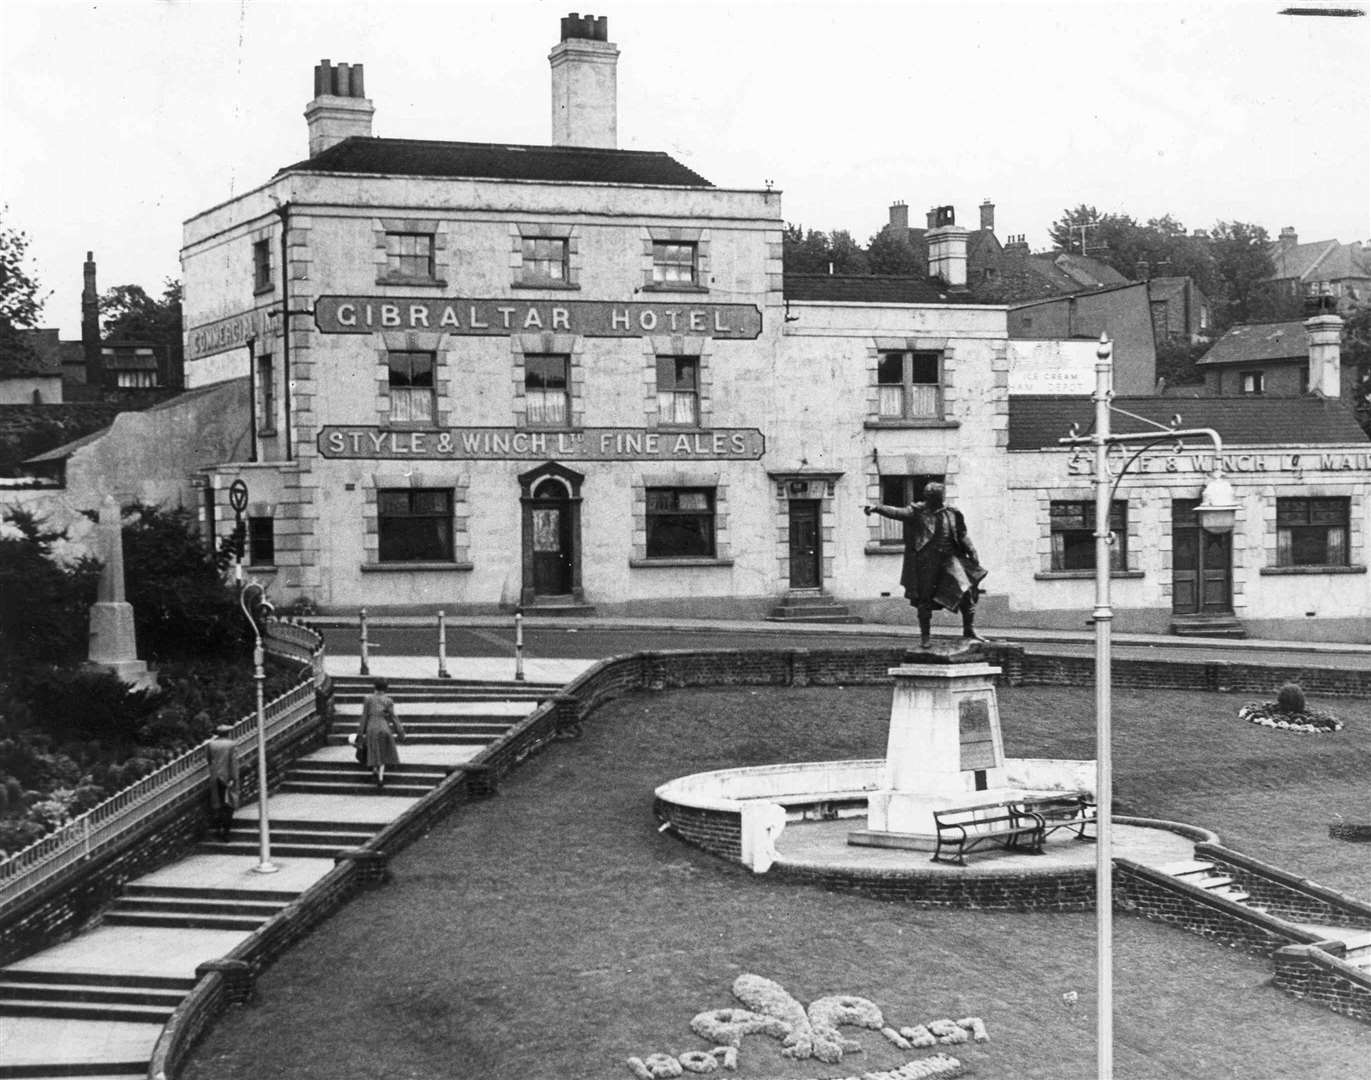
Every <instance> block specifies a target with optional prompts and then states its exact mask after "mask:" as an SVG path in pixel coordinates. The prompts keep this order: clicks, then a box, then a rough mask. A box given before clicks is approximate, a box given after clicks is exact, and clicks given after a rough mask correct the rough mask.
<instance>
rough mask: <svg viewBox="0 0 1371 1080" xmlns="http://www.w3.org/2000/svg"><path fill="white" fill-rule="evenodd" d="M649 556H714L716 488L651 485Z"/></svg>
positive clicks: (659, 557) (648, 519)
mask: <svg viewBox="0 0 1371 1080" xmlns="http://www.w3.org/2000/svg"><path fill="white" fill-rule="evenodd" d="M646 494H647V557H648V558H649V559H688V558H704V559H712V558H713V557H714V489H713V488H648V489H647V492H646Z"/></svg>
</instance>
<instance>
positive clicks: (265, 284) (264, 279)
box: [252, 240, 271, 292]
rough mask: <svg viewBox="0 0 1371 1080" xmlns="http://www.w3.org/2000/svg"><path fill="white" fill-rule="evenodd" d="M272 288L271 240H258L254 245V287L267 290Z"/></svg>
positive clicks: (256, 290) (256, 289)
mask: <svg viewBox="0 0 1371 1080" xmlns="http://www.w3.org/2000/svg"><path fill="white" fill-rule="evenodd" d="M270 288H271V241H270V240H258V241H256V242H254V243H253V245H252V289H253V292H265V291H266V290H267V289H270Z"/></svg>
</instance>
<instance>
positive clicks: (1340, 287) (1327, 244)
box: [1263, 225, 1371, 315]
mask: <svg viewBox="0 0 1371 1080" xmlns="http://www.w3.org/2000/svg"><path fill="white" fill-rule="evenodd" d="M1269 250H1270V254H1271V263H1272V272H1271V276H1270V277H1269V278H1267V279H1266V280H1265V281H1264V282H1263V288H1264V291H1265V293H1266V295H1267V297H1268V299H1269V301H1270V302H1271V303H1272V304H1273V305H1276V306H1278V307H1281V308H1288V309H1290V310H1292V311H1298V310H1300V308H1301V307H1302V306H1303V304H1304V303H1305V301H1306V299H1308V298H1310V297H1314V296H1322V297H1328V298H1331V301H1332V307H1333V309H1334V310H1335V311H1337V312H1338V313H1339V314H1342V315H1345V314H1347V312H1348V311H1350V310H1351V309H1352V308H1354V307H1357V306H1358V305H1362V304H1366V303H1369V302H1371V251H1368V250H1367V249H1366V248H1365V247H1364V246H1363V245H1362V244H1361V243H1360V242H1359V241H1353V242H1352V243H1350V244H1344V243H1341V242H1339V241H1337V240H1317V241H1314V242H1312V243H1303V244H1302V243H1300V238H1299V234H1298V233H1296V231H1295V228H1294V226H1292V225H1287V226H1285V227H1284V228H1283V229H1281V232H1280V236H1279V237H1278V238H1277V240H1276V241H1275V242H1274V243H1273V244H1272V245H1271V247H1270V249H1269Z"/></svg>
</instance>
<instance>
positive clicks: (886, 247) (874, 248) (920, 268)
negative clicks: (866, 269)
mask: <svg viewBox="0 0 1371 1080" xmlns="http://www.w3.org/2000/svg"><path fill="white" fill-rule="evenodd" d="M866 259H867V265H868V266H870V267H871V272H872V273H873V274H915V275H918V276H921V277H922V276H924V275H926V274H927V273H928V267H927V266H926V265H925V264H924V261H923V260H922V259H920V258H919V253H918V252H916V251H915V250H914V247H913V245H912V244H910V242H909V236H908V234H907V233H906V232H905V230H903V229H896V228H893V227H892V226H890V225H887V226H886V227H885V228H883V229H882V230H881V231H880V232H878V233H877V234H876V235H875V236H873V237H872V238H871V242H870V243H869V244H867V247H866Z"/></svg>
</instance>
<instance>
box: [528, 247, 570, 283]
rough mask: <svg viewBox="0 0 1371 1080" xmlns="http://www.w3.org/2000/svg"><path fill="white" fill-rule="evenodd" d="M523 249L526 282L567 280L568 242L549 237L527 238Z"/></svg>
mask: <svg viewBox="0 0 1371 1080" xmlns="http://www.w3.org/2000/svg"><path fill="white" fill-rule="evenodd" d="M523 249H524V267H523V278H524V281H525V282H528V281H566V280H567V242H566V240H564V239H561V238H558V237H549V236H525V237H524V238H523Z"/></svg>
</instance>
